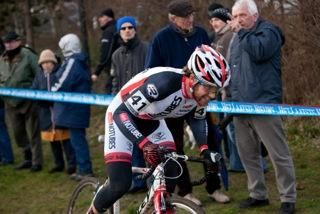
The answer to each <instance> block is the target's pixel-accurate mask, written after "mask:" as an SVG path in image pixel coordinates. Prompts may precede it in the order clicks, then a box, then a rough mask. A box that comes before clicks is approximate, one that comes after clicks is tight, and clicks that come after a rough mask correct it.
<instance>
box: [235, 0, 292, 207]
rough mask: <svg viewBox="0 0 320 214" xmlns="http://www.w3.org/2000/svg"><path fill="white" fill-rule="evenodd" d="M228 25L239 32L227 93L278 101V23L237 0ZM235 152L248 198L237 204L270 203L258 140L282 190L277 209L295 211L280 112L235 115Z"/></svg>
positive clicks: (238, 97) (250, 99)
mask: <svg viewBox="0 0 320 214" xmlns="http://www.w3.org/2000/svg"><path fill="white" fill-rule="evenodd" d="M232 15H233V19H232V21H230V27H231V29H232V30H233V31H234V32H236V33H237V35H236V37H235V39H234V41H233V43H232V45H231V54H230V65H231V69H233V70H232V77H231V80H232V85H231V95H232V99H233V100H234V101H239V102H251V103H281V102H282V82H281V46H282V45H283V44H284V41H285V40H284V36H283V34H282V32H281V30H280V28H278V27H277V26H275V25H274V24H272V23H270V22H268V21H265V20H263V19H262V18H260V17H259V13H258V9H257V5H256V3H255V2H254V1H253V0H238V1H236V2H235V4H234V6H233V8H232ZM234 124H235V128H236V129H235V131H236V139H237V146H238V151H239V155H240V158H241V161H242V164H243V166H244V168H245V171H246V174H247V177H248V190H249V198H248V199H246V200H244V201H242V202H241V203H240V208H251V207H257V206H265V205H268V204H269V200H268V194H267V189H266V185H265V178H264V174H263V168H262V167H261V164H260V154H261V146H260V140H261V141H262V142H263V144H264V145H265V147H266V149H267V151H268V154H269V157H270V159H271V162H272V164H273V167H274V170H275V175H276V176H275V177H276V182H277V187H278V191H279V193H280V201H281V208H280V213H294V209H295V202H296V197H297V192H296V185H295V182H296V180H295V171H294V166H293V160H292V157H291V155H290V152H289V148H288V145H287V142H286V138H285V134H284V130H283V125H282V120H281V117H280V116H269V115H268V116H264V115H239V116H236V117H234Z"/></svg>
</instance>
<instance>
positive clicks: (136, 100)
mask: <svg viewBox="0 0 320 214" xmlns="http://www.w3.org/2000/svg"><path fill="white" fill-rule="evenodd" d="M125 104H126V106H127V107H128V108H129V109H130V111H132V113H133V114H137V113H139V112H140V111H142V110H143V109H144V108H145V107H147V106H148V105H149V104H150V102H149V101H148V100H147V98H145V96H144V95H143V94H142V93H141V91H136V92H135V93H134V94H132V95H131V96H130V97H129V98H128V99H127V100H126V102H125Z"/></svg>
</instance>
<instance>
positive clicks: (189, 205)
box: [145, 195, 205, 214]
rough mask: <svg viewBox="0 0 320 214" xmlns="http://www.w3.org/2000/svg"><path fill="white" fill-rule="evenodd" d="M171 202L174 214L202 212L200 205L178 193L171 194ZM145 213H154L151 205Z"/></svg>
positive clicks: (200, 213) (201, 213)
mask: <svg viewBox="0 0 320 214" xmlns="http://www.w3.org/2000/svg"><path fill="white" fill-rule="evenodd" d="M170 201H171V204H172V205H174V206H175V213H176V214H184V213H188V214H204V213H205V212H204V210H203V209H202V207H200V206H198V205H196V204H195V203H194V202H192V201H190V200H188V199H185V198H183V197H180V196H178V195H172V196H171V198H170ZM145 213H146V214H154V208H153V206H151V207H150V208H149V209H148V210H146V212H145Z"/></svg>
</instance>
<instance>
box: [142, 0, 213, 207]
mask: <svg viewBox="0 0 320 214" xmlns="http://www.w3.org/2000/svg"><path fill="white" fill-rule="evenodd" d="M168 10H169V14H168V18H169V22H170V24H169V25H168V26H166V27H164V28H163V29H161V30H160V31H159V32H157V33H156V35H155V36H154V38H153V40H152V42H151V44H150V47H149V50H148V55H147V59H146V66H145V67H146V68H152V67H157V66H169V67H174V68H183V66H184V65H185V64H186V63H187V61H188V59H189V57H190V56H191V54H192V52H193V51H194V49H195V48H196V47H197V46H199V45H201V44H207V45H209V44H210V41H209V38H208V34H207V32H206V31H205V30H204V29H203V28H202V27H199V26H194V11H195V9H194V7H193V5H192V3H191V1H189V0H173V1H171V2H170V3H169V4H168ZM177 50H179V54H177ZM166 123H167V125H168V128H169V130H170V131H171V133H172V135H173V138H174V141H175V143H176V147H177V153H178V154H184V151H183V135H184V133H183V132H184V119H183V118H175V119H169V118H168V119H166ZM198 143H199V142H198ZM181 166H182V167H183V174H182V176H181V177H180V178H179V179H178V182H177V186H178V188H179V191H178V194H179V195H181V196H184V197H185V198H188V199H190V200H192V201H193V202H195V203H196V204H198V205H200V204H201V202H200V201H199V200H198V199H197V198H195V197H194V196H193V195H192V186H191V181H190V175H189V170H188V168H187V165H186V163H185V162H183V161H182V162H181Z"/></svg>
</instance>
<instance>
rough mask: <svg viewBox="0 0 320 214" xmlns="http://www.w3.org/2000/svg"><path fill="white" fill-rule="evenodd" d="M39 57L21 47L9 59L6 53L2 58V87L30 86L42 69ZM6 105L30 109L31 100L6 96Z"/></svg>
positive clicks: (0, 77) (21, 110) (0, 59)
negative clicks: (39, 64)
mask: <svg viewBox="0 0 320 214" xmlns="http://www.w3.org/2000/svg"><path fill="white" fill-rule="evenodd" d="M37 62H38V57H37V55H36V54H35V53H33V52H32V51H31V50H30V49H28V48H25V47H21V50H20V52H19V53H18V54H17V55H16V56H14V58H13V59H12V60H11V62H10V61H9V59H8V57H7V56H6V55H5V54H4V55H3V56H1V58H0V87H8V88H30V87H31V85H32V82H33V79H34V77H35V75H36V73H37V72H38V71H39V70H40V68H39V66H38V63H37ZM4 101H5V103H6V105H7V106H8V107H10V108H15V109H17V110H19V111H20V112H25V111H27V110H28V109H29V106H30V105H31V102H30V101H29V100H26V99H21V98H11V97H10V98H9V97H6V98H4Z"/></svg>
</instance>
